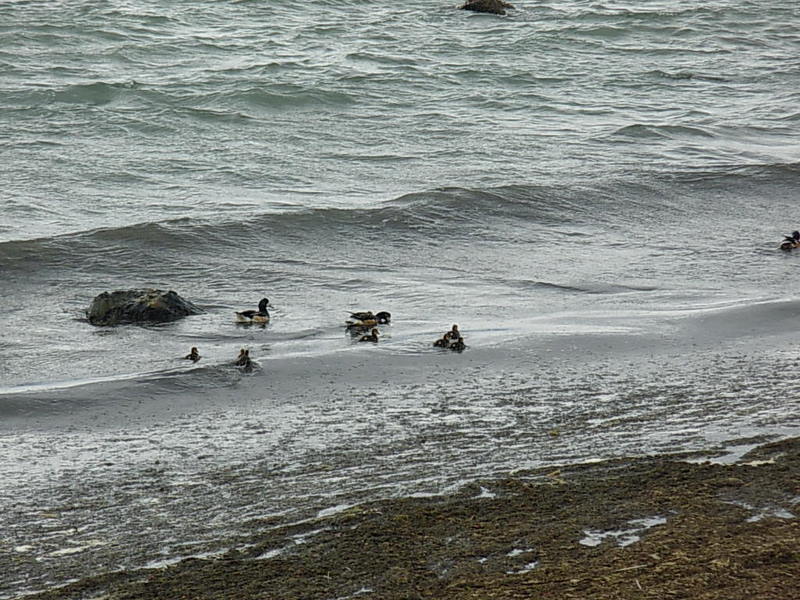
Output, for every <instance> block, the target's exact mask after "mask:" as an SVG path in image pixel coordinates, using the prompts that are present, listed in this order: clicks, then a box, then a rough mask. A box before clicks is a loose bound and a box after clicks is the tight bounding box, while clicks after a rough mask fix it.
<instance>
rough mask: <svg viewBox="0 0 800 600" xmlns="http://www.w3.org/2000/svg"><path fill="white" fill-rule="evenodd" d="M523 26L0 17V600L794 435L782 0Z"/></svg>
mask: <svg viewBox="0 0 800 600" xmlns="http://www.w3.org/2000/svg"><path fill="white" fill-rule="evenodd" d="M516 4H517V8H516V10H513V11H510V12H509V14H508V15H507V16H505V17H497V16H491V15H479V14H471V13H467V12H465V11H459V10H456V6H455V5H454V4H449V3H447V2H441V3H437V2H431V1H426V2H423V1H421V0H410V1H409V2H405V3H402V4H397V3H378V2H370V1H366V0H358V1H357V0H342V1H337V2H333V1H329V0H311V1H309V2H303V3H289V2H285V1H280V0H277V1H269V2H266V1H261V0H241V1H228V2H222V1H213V2H212V1H210V0H208V1H197V0H192V1H187V2H180V3H175V2H164V1H163V0H158V1H156V0H150V1H138V2H130V1H123V0H106V1H102V2H101V1H99V0H97V1H77V2H59V1H55V0H52V1H44V0H41V1H34V0H31V1H13V0H9V1H6V2H3V3H1V4H0V74H2V77H0V182H2V185H0V278H1V281H2V286H1V287H0V299H2V306H3V312H2V315H0V334H2V335H1V336H0V450H1V451H0V507H2V510H0V598H13V597H17V596H18V595H20V594H23V593H25V592H30V591H34V590H39V589H43V588H46V587H48V586H52V585H58V584H62V583H64V582H65V581H68V580H73V579H78V578H81V577H86V576H89V575H92V574H97V573H102V572H105V571H109V570H119V569H132V568H137V567H141V566H146V565H163V564H169V563H170V562H173V561H176V560H179V559H180V558H181V557H185V556H193V555H208V554H209V553H214V552H218V551H223V550H224V549H226V548H230V547H236V545H237V544H241V543H244V541H243V540H245V538H246V536H247V535H249V534H251V533H253V532H257V531H258V530H259V528H265V527H269V526H272V525H274V524H277V523H283V522H289V521H298V520H301V519H305V518H312V517H314V516H315V515H317V514H320V513H321V514H327V513H330V512H331V511H335V510H338V509H340V508H341V507H346V506H350V505H352V504H355V503H358V502H363V501H368V500H372V499H377V498H386V497H397V496H405V495H413V494H435V493H441V492H444V491H447V490H450V489H454V488H455V487H457V486H459V485H462V484H463V483H465V482H469V481H474V480H476V479H482V478H488V477H492V476H494V475H498V474H502V473H507V472H509V471H514V470H516V469H524V468H529V467H535V466H541V465H549V464H560V463H570V462H580V461H586V460H595V459H601V458H605V457H612V456H621V455H630V454H641V453H660V452H676V451H687V450H698V449H708V448H725V447H729V448H739V447H741V446H742V445H745V446H746V445H747V444H748V443H751V442H752V441H753V440H759V439H771V438H775V437H780V436H786V435H793V434H797V433H798V431H799V430H800V416H798V415H800V412H799V411H798V409H799V408H800V400H798V398H800V395H798V390H800V357H799V356H798V355H799V354H800V353H799V352H798V350H797V346H796V332H797V329H798V322H799V321H798V318H800V299H798V297H797V294H796V279H797V273H798V272H800V271H799V270H800V255H796V254H794V253H791V252H790V253H785V252H781V251H779V250H778V249H777V246H778V244H779V242H780V241H781V239H782V236H783V235H785V234H788V233H790V232H791V231H792V230H793V229H797V228H800V206H798V197H799V195H800V142H798V136H797V133H796V132H797V127H798V125H799V124H800V109H798V106H800V54H798V48H800V32H798V27H797V25H798V23H800V5H798V4H797V3H796V2H790V1H789V0H775V1H772V2H768V3H763V2H751V1H746V0H711V1H709V2H703V3H687V2H678V1H677V0H661V1H645V2H631V1H627V0H624V1H623V0H621V1H618V2H589V1H578V0H574V1H571V0H563V1H549V2H548V1H544V2H527V1H523V0H520V1H519V2H517V3H516ZM144 286H152V287H160V288H163V289H174V290H176V291H177V292H178V293H180V294H181V295H183V296H184V297H186V298H188V299H190V300H192V301H193V302H195V303H196V304H198V305H200V306H201V307H202V308H203V309H204V311H205V312H204V313H203V314H202V315H198V316H194V317H189V318H186V319H184V320H182V321H179V322H176V323H172V324H167V325H160V326H121V327H116V328H98V327H93V326H91V325H89V324H88V323H87V322H86V320H85V311H86V309H87V308H88V306H89V304H90V302H91V300H92V298H93V297H94V296H95V295H97V294H99V293H101V292H103V291H110V290H115V289H127V288H138V287H144ZM264 296H266V297H269V298H270V301H271V303H272V305H273V306H274V309H273V311H272V313H273V319H272V321H271V322H270V324H269V325H267V326H266V327H263V328H262V327H241V326H237V325H236V324H235V323H234V318H233V314H234V311H236V310H242V309H246V308H255V307H256V305H257V303H258V300H259V299H260V298H262V297H264ZM353 310H375V311H377V310H388V311H390V312H391V313H392V315H393V323H392V324H391V325H389V326H386V327H383V328H382V331H381V341H380V342H379V343H378V344H377V345H372V344H367V345H366V346H369V347H364V346H365V344H358V343H354V342H353V340H352V339H351V338H350V336H349V335H347V333H346V332H345V330H344V327H343V325H344V320H345V318H346V317H347V315H348V312H349V311H353ZM453 323H458V324H459V326H460V328H461V330H462V331H463V333H464V336H465V339H466V343H467V345H468V347H467V349H466V351H465V352H463V353H462V354H455V353H450V352H447V351H444V352H443V351H438V350H437V349H435V348H433V347H432V345H431V343H432V341H433V340H434V339H436V338H437V337H439V336H440V335H441V334H442V333H443V332H444V331H446V330H447V329H449V328H450V326H451V325H452V324H453ZM192 346H197V347H198V348H199V350H200V353H201V355H202V356H203V358H202V360H201V361H200V362H199V363H197V364H196V365H195V364H187V363H186V361H183V360H182V359H181V357H182V356H184V355H185V354H186V353H187V352H188V351H189V348H191V347H192ZM242 347H247V348H249V349H250V353H251V355H252V356H253V357H254V358H255V359H256V361H257V363H258V369H256V371H255V372H254V373H251V374H243V373H240V372H239V371H238V370H237V369H236V368H235V367H234V366H232V364H231V363H232V361H233V359H234V358H235V357H236V355H237V353H238V351H239V349H240V348H242Z"/></svg>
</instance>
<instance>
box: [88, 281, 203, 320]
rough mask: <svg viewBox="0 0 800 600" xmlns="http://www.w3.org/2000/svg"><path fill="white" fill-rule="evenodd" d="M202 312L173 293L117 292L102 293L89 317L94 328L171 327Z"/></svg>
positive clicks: (152, 291) (90, 308)
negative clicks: (126, 325) (166, 325)
mask: <svg viewBox="0 0 800 600" xmlns="http://www.w3.org/2000/svg"><path fill="white" fill-rule="evenodd" d="M202 312H203V311H202V310H201V309H200V308H198V307H197V306H195V305H194V304H192V303H191V302H189V301H188V300H185V299H184V298H181V296H179V295H178V294H177V292H174V291H172V290H170V291H168V292H164V291H162V290H156V289H141V290H117V291H115V292H103V293H102V294H100V295H98V296H96V297H95V299H94V300H92V304H91V306H89V310H88V311H87V312H86V316H87V318H88V319H89V323H91V324H92V325H102V326H113V325H121V324H123V323H169V322H170V321H176V320H178V319H182V318H183V317H186V316H189V315H197V314H200V313H202Z"/></svg>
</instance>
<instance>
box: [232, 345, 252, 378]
mask: <svg viewBox="0 0 800 600" xmlns="http://www.w3.org/2000/svg"><path fill="white" fill-rule="evenodd" d="M233 364H234V365H236V366H237V367H241V369H242V371H244V372H245V373H250V372H251V371H252V370H253V361H252V359H251V358H250V350H245V349H244V348H242V349H241V350H240V351H239V356H237V357H236V360H235V361H234V362H233Z"/></svg>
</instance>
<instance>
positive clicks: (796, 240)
mask: <svg viewBox="0 0 800 600" xmlns="http://www.w3.org/2000/svg"><path fill="white" fill-rule="evenodd" d="M798 246H800V231H793V232H792V235H785V236H783V241H782V242H781V245H780V249H781V250H791V249H793V248H797V247H798Z"/></svg>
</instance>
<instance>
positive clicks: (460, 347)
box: [450, 336, 467, 352]
mask: <svg viewBox="0 0 800 600" xmlns="http://www.w3.org/2000/svg"><path fill="white" fill-rule="evenodd" d="M466 347H467V345H466V344H465V343H464V338H462V337H461V336H458V338H457V339H456V341H455V342H451V343H450V350H452V351H453V352H463V351H464V348H466Z"/></svg>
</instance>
